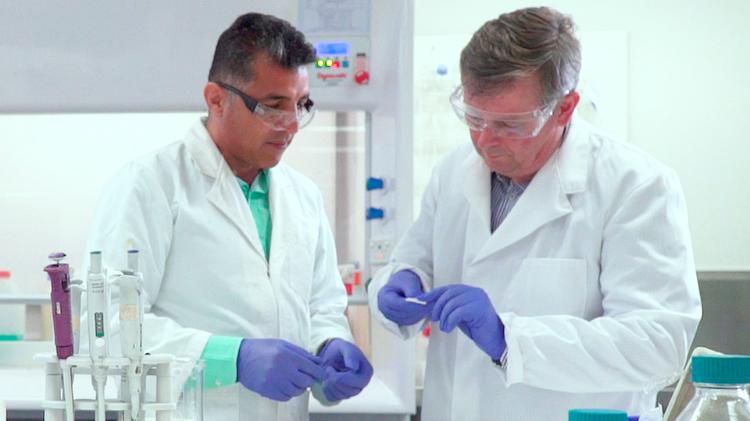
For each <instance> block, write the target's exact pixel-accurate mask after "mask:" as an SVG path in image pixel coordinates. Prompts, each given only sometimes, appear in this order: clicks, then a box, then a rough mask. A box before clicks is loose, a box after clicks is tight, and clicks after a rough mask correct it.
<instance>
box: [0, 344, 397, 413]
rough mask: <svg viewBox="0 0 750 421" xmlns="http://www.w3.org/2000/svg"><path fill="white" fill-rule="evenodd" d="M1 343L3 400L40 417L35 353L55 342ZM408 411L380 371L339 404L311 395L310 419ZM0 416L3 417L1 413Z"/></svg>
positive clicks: (84, 389) (79, 391)
mask: <svg viewBox="0 0 750 421" xmlns="http://www.w3.org/2000/svg"><path fill="white" fill-rule="evenodd" d="M0 347H1V348H0V363H2V366H0V402H4V404H5V407H6V409H7V411H8V412H18V411H22V412H23V413H25V414H26V413H28V414H29V415H30V416H35V417H36V416H39V417H41V414H42V413H43V410H42V400H43V399H42V398H43V396H44V380H45V374H44V368H43V367H42V366H40V365H38V364H37V365H35V364H34V363H33V356H34V355H35V354H38V353H46V352H53V350H54V348H53V346H52V343H50V342H16V343H10V342H6V343H4V344H0ZM85 377H86V376H80V377H76V379H77V380H76V382H75V383H74V384H73V390H74V394H75V396H77V397H81V398H83V399H93V398H94V390H93V388H92V387H91V383H90V382H89V381H87V379H86V378H85ZM105 394H106V396H107V397H108V398H110V397H111V398H115V397H116V396H117V390H116V385H115V382H113V381H109V382H107V386H106V390H105ZM406 412H407V411H406V410H405V405H404V403H403V401H402V399H401V398H399V397H398V396H396V395H395V394H394V393H393V391H391V390H390V388H388V387H387V386H386V384H385V383H384V382H383V381H381V380H380V379H379V378H378V377H377V375H376V376H374V377H373V378H372V381H371V382H370V384H369V385H368V386H367V387H366V388H365V390H363V391H362V393H361V394H360V395H358V396H356V397H354V398H352V399H349V400H346V401H344V402H342V403H340V404H338V405H335V406H330V407H326V406H323V405H321V404H320V403H318V402H317V401H316V400H315V399H310V419H311V420H326V421H344V420H357V421H386V420H388V421H391V420H392V421H396V420H398V421H405V420H408V419H409V418H410V415H409V414H408V413H406ZM3 415H4V413H3ZM39 419H41V418H39ZM0 420H3V418H2V416H1V415H0ZM9 421H10V420H9ZM207 421H209V420H207Z"/></svg>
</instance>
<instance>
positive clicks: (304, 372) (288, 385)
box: [237, 339, 325, 401]
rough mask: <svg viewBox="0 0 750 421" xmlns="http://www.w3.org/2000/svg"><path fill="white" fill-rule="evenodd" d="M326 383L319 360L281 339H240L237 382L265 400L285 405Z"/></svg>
mask: <svg viewBox="0 0 750 421" xmlns="http://www.w3.org/2000/svg"><path fill="white" fill-rule="evenodd" d="M324 379H325V370H324V369H323V368H322V367H320V360H319V358H318V357H316V356H314V355H312V354H310V353H309V352H307V351H305V350H304V349H302V348H300V347H298V346H297V345H294V344H292V343H289V342H287V341H284V340H281V339H243V340H242V343H241V344H240V351H239V354H238V356H237V380H238V381H239V382H240V383H242V385H243V386H245V387H246V388H248V389H250V390H252V391H253V392H256V393H258V394H260V395H262V396H265V397H266V398H269V399H273V400H277V401H288V400H289V399H291V398H293V397H295V396H299V395H301V394H302V393H304V392H305V390H307V388H308V387H310V386H312V385H313V384H314V383H315V382H316V381H323V380H324Z"/></svg>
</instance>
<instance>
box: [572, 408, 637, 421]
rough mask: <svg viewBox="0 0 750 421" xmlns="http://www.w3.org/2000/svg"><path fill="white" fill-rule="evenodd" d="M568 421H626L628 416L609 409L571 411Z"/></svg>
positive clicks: (623, 412) (625, 413)
mask: <svg viewBox="0 0 750 421" xmlns="http://www.w3.org/2000/svg"><path fill="white" fill-rule="evenodd" d="M568 421H628V414H627V412H625V411H615V410H611V409H571V410H570V411H568Z"/></svg>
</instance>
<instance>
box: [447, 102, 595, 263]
mask: <svg viewBox="0 0 750 421" xmlns="http://www.w3.org/2000/svg"><path fill="white" fill-rule="evenodd" d="M584 125H585V123H584V122H582V121H580V120H579V118H578V117H577V116H574V118H573V121H572V122H571V125H570V127H569V128H568V132H567V134H566V138H565V140H564V141H563V143H562V145H561V147H560V148H559V149H558V150H557V151H556V152H555V153H554V154H553V155H552V156H551V157H550V159H549V160H548V161H547V163H546V164H545V165H544V166H543V167H542V168H541V169H540V170H539V172H538V173H537V174H536V175H535V176H534V178H533V179H532V180H531V182H530V183H529V185H528V186H527V188H526V190H525V191H524V193H523V194H522V195H521V197H520V198H519V199H518V202H517V203H516V204H515V206H514V207H513V209H511V211H510V213H509V214H508V216H507V217H506V218H505V220H504V221H503V223H502V224H500V226H499V227H498V228H497V230H495V232H494V233H492V234H490V212H491V210H490V195H491V193H490V173H491V171H490V169H489V168H488V167H487V166H486V164H485V163H484V161H483V160H482V158H481V157H480V156H479V154H477V153H476V152H475V153H472V154H471V155H470V156H469V157H468V158H467V159H466V160H464V162H463V163H462V171H461V172H462V173H463V174H465V181H464V186H466V187H465V190H464V196H465V197H466V199H467V201H468V202H469V206H470V208H471V211H470V215H469V223H468V225H467V230H469V232H468V233H467V235H468V236H469V237H470V238H473V239H475V240H476V243H477V246H474V247H475V250H469V255H470V256H471V255H473V256H474V257H473V261H474V262H476V261H478V260H481V259H484V258H486V257H488V256H490V255H491V254H493V253H495V252H497V251H500V250H502V249H504V248H505V247H508V246H510V245H512V244H513V243H515V242H517V241H520V240H521V239H523V238H524V237H526V236H528V235H529V234H531V233H533V232H534V231H536V230H537V229H538V228H540V227H541V226H543V225H545V224H547V223H549V222H551V221H553V220H555V219H557V218H560V217H562V216H564V215H567V214H568V213H570V212H572V210H573V208H572V206H571V204H570V200H569V197H568V196H569V195H570V194H574V193H580V192H583V191H584V190H585V188H586V179H587V176H588V161H589V156H590V148H591V145H590V143H589V139H588V135H587V133H588V131H587V130H586V128H585V127H584Z"/></svg>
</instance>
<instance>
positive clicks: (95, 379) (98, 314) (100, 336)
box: [86, 251, 109, 421]
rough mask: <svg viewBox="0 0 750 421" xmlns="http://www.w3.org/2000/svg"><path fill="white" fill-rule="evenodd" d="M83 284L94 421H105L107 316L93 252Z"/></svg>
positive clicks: (103, 285)
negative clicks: (86, 311) (91, 373)
mask: <svg viewBox="0 0 750 421" xmlns="http://www.w3.org/2000/svg"><path fill="white" fill-rule="evenodd" d="M89 265H90V266H89V271H88V276H87V280H86V299H87V304H88V313H89V318H88V329H89V352H90V353H91V362H92V365H93V370H92V371H93V375H92V376H91V383H92V385H93V386H94V389H95V390H96V405H97V406H96V412H95V416H94V418H95V420H96V421H105V415H106V412H105V398H104V386H105V385H106V383H107V367H106V365H105V361H104V360H105V358H107V357H108V356H109V352H108V351H109V349H108V346H109V317H108V316H109V315H108V313H107V300H108V297H109V295H108V294H107V290H108V289H107V276H106V272H105V271H103V270H102V253H101V252H100V251H92V252H91V259H90V263H89Z"/></svg>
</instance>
